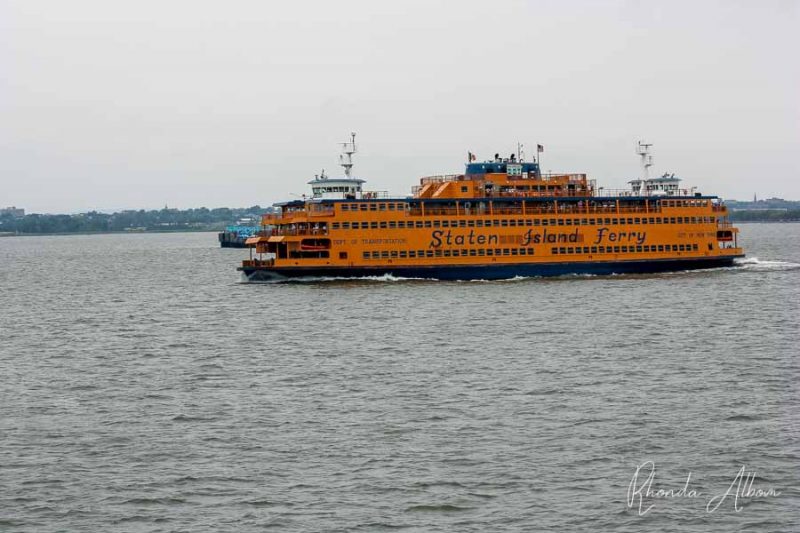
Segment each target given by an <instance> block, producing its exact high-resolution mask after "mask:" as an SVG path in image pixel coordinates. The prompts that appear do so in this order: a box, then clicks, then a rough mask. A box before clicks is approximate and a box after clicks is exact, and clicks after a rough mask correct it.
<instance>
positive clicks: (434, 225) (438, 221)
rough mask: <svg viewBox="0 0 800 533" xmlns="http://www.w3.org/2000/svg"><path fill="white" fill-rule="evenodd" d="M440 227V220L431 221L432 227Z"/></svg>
mask: <svg viewBox="0 0 800 533" xmlns="http://www.w3.org/2000/svg"><path fill="white" fill-rule="evenodd" d="M441 225H442V221H441V220H434V221H433V227H434V228H438V227H441Z"/></svg>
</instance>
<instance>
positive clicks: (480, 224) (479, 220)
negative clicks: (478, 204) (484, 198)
mask: <svg viewBox="0 0 800 533" xmlns="http://www.w3.org/2000/svg"><path fill="white" fill-rule="evenodd" d="M475 226H476V227H478V228H482V227H483V219H482V218H479V219H478V220H476V221H475Z"/></svg>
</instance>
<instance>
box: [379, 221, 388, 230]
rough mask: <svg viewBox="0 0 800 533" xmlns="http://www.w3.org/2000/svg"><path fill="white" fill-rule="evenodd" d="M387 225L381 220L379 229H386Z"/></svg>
mask: <svg viewBox="0 0 800 533" xmlns="http://www.w3.org/2000/svg"><path fill="white" fill-rule="evenodd" d="M387 226H388V225H387V224H386V221H383V222H381V223H380V228H381V229H386V228H387Z"/></svg>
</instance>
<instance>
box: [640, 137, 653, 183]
mask: <svg viewBox="0 0 800 533" xmlns="http://www.w3.org/2000/svg"><path fill="white" fill-rule="evenodd" d="M651 146H653V143H649V144H648V143H644V142H642V141H639V146H638V147H637V148H636V153H637V154H639V157H641V158H642V179H643V180H646V179H649V178H650V167H652V166H653V156H652V155H650V147H651Z"/></svg>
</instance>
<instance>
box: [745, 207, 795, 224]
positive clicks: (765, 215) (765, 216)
mask: <svg viewBox="0 0 800 533" xmlns="http://www.w3.org/2000/svg"><path fill="white" fill-rule="evenodd" d="M730 217H731V220H733V221H735V222H800V209H752V210H749V209H737V210H734V211H730Z"/></svg>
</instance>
